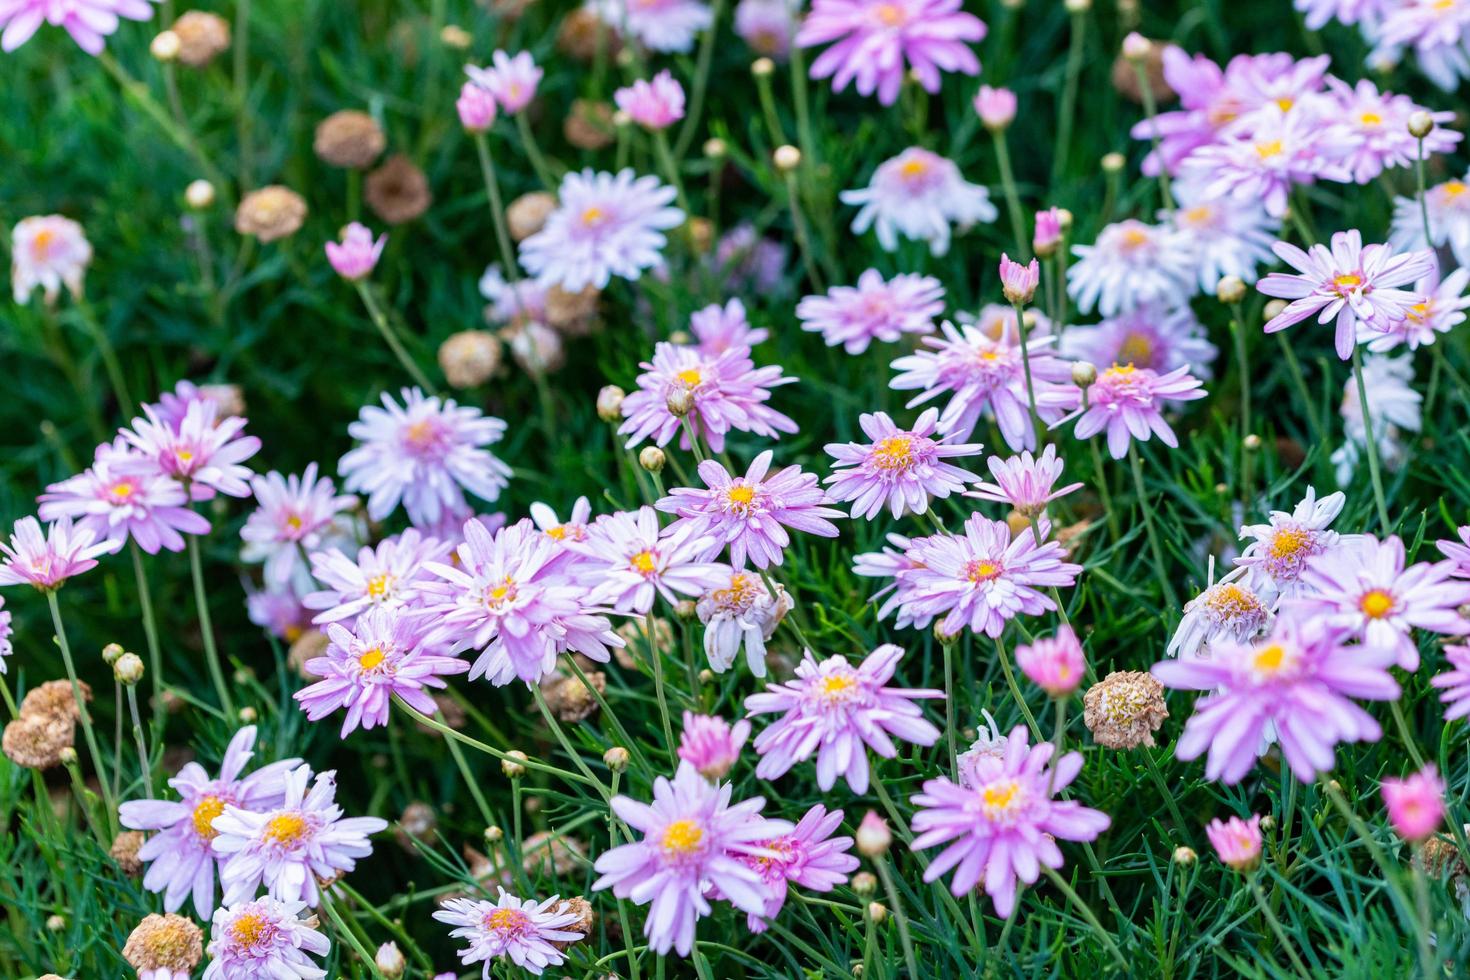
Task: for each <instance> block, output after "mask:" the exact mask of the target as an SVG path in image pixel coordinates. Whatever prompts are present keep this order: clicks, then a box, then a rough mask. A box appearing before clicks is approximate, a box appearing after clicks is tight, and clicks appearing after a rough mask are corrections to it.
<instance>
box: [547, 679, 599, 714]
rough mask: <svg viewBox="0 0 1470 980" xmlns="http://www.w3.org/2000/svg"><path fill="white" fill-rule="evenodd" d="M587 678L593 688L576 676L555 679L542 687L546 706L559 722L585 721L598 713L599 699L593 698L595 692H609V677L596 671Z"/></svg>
mask: <svg viewBox="0 0 1470 980" xmlns="http://www.w3.org/2000/svg"><path fill="white" fill-rule="evenodd" d="M586 677H587V680H588V682H589V683H590V684H591V685H592V687H591V688H588V686H587V685H586V684H583V683H582V678H580V677H577V676H576V675H573V676H571V677H558V678H553V679H551V680H550V681H549V682H547V683H545V684H543V685H542V687H541V690H542V693H544V694H545V695H546V704H547V706H549V707H550V708H551V711H552V713H553V714H555V715H556V717H557V719H558V720H560V721H565V722H578V721H585V720H586V719H588V718H590V717H592V716H593V715H595V714H596V713H597V708H598V703H597V698H596V697H594V696H593V691H594V690H595V691H596V692H597V694H602V693H603V692H604V691H606V690H607V675H606V674H604V673H603V672H602V671H600V670H595V671H593V672H592V673H590V674H587V675H586Z"/></svg>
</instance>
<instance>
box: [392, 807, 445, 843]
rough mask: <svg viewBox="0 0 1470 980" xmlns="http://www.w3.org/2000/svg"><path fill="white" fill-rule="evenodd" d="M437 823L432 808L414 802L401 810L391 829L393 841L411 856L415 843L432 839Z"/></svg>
mask: <svg viewBox="0 0 1470 980" xmlns="http://www.w3.org/2000/svg"><path fill="white" fill-rule="evenodd" d="M438 822H439V820H438V817H437V816H436V815H435V813H434V808H433V807H431V806H429V804H427V803H425V802H423V801H422V800H414V801H413V802H412V803H410V804H409V805H408V806H406V807H404V808H403V814H402V816H400V817H399V818H398V823H397V825H395V826H394V828H393V836H394V839H395V840H397V841H398V846H399V847H401V848H403V849H404V850H405V851H408V852H409V853H410V854H412V853H414V852H415V851H416V850H417V848H416V847H415V846H414V845H415V843H416V842H418V841H427V840H429V839H430V838H431V837H433V834H434V828H435V826H437V824H438Z"/></svg>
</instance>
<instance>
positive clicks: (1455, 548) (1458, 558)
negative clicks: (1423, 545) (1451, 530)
mask: <svg viewBox="0 0 1470 980" xmlns="http://www.w3.org/2000/svg"><path fill="white" fill-rule="evenodd" d="M1455 533H1456V534H1458V535H1459V536H1460V540H1459V541H1451V540H1449V539H1441V540H1439V541H1436V542H1435V543H1434V546H1435V547H1436V548H1438V549H1439V551H1440V554H1442V555H1444V556H1445V557H1446V558H1448V559H1449V560H1450V561H1452V562H1454V564H1455V575H1456V577H1458V578H1470V524H1466V525H1464V526H1463V527H1461V528H1460V529H1459V530H1458V531H1456V532H1455Z"/></svg>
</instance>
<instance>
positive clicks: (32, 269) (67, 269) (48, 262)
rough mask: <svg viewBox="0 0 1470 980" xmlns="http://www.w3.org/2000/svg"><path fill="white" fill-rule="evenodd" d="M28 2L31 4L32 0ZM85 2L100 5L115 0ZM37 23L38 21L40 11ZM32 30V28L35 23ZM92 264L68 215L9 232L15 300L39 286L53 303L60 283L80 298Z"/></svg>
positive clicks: (0, 15) (0, 16)
mask: <svg viewBox="0 0 1470 980" xmlns="http://www.w3.org/2000/svg"><path fill="white" fill-rule="evenodd" d="M29 2H32V3H34V0H29ZM47 2H49V0H40V3H41V5H42V7H44V5H45V4H46V3H47ZM86 2H89V3H92V4H95V5H98V6H103V5H110V4H111V3H113V2H114V0H86ZM22 6H24V4H22ZM5 13H6V12H5V9H4V7H0V23H4V21H5ZM36 22H37V23H40V15H39V13H38V14H37V16H36ZM15 23H16V22H14V21H12V22H11V26H10V28H9V29H7V30H6V31H5V34H4V35H3V37H4V43H5V50H6V51H10V50H12V45H11V44H10V38H11V36H12V32H14V30H15ZM31 29H32V30H34V29H35V28H34V26H33V27H32V28H31ZM27 36H29V35H27ZM17 43H19V42H17ZM91 264H92V245H91V243H90V242H88V241H87V235H86V232H84V231H83V230H82V226H81V225H79V224H77V223H76V222H75V221H73V220H71V219H70V218H63V217H62V216H61V215H59V214H47V215H39V216H36V217H31V218H22V219H21V220H20V221H19V222H17V223H16V226H15V230H14V231H12V232H11V234H10V285H11V289H12V290H13V291H14V293H15V301H16V302H17V303H24V302H26V301H28V300H29V299H30V297H31V293H32V292H34V291H35V289H36V287H37V286H40V287H41V292H42V295H43V296H45V298H46V302H47V303H55V302H56V298H57V297H58V296H59V295H60V294H61V287H62V286H65V287H66V289H67V291H68V292H69V293H71V295H72V298H73V299H77V298H80V297H81V295H82V278H83V277H84V276H85V275H86V274H87V266H89V265H91Z"/></svg>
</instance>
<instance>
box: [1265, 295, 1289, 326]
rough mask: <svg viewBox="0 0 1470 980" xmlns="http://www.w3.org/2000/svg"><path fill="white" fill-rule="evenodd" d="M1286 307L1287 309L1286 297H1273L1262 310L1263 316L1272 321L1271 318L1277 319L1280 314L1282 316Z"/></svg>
mask: <svg viewBox="0 0 1470 980" xmlns="http://www.w3.org/2000/svg"><path fill="white" fill-rule="evenodd" d="M1285 309H1286V300H1284V299H1273V300H1271V301H1270V302H1269V303H1267V304H1266V307H1265V309H1263V310H1261V317H1262V319H1264V320H1267V321H1271V320H1274V319H1276V318H1277V317H1278V316H1280V315H1281V313H1282V311H1283V310H1285Z"/></svg>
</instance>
